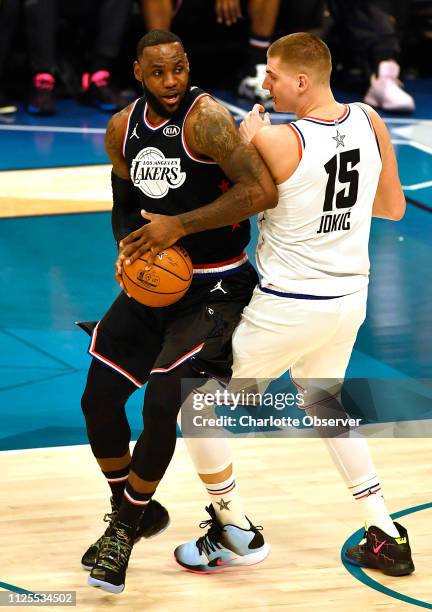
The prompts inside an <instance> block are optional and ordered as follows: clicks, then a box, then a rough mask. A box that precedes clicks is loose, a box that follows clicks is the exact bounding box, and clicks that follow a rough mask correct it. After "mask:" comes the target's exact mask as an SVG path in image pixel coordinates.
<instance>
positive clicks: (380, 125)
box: [355, 102, 387, 136]
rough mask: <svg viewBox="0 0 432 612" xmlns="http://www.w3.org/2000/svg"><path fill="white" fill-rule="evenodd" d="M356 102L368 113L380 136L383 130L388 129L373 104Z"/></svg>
mask: <svg viewBox="0 0 432 612" xmlns="http://www.w3.org/2000/svg"><path fill="white" fill-rule="evenodd" d="M355 104H356V106H359V107H360V108H362V109H363V110H364V111H365V113H367V115H368V117H369V119H370V120H371V122H372V126H373V129H374V131H375V132H376V134H377V135H378V136H380V135H381V133H382V132H386V131H387V128H386V127H385V123H384V121H383V119H382V118H381V117H380V115H379V114H378V113H377V111H376V110H375V109H374V108H372V106H369V104H365V103H364V102H355Z"/></svg>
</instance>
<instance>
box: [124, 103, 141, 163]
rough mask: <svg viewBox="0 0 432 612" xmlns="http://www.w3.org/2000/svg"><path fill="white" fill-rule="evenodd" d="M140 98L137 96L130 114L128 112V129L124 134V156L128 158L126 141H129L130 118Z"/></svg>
mask: <svg viewBox="0 0 432 612" xmlns="http://www.w3.org/2000/svg"><path fill="white" fill-rule="evenodd" d="M138 100H139V98H137V99H136V100H135V102H133V103H132V104H131V107H130V110H129V114H128V118H127V123H126V130H125V133H124V136H123V157H124V158H125V159H126V141H127V136H128V134H129V124H130V119H131V117H132V113H133V112H134V109H135V106H136V104H137V102H138Z"/></svg>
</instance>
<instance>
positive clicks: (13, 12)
mask: <svg viewBox="0 0 432 612" xmlns="http://www.w3.org/2000/svg"><path fill="white" fill-rule="evenodd" d="M18 8H19V3H18V0H0V115H8V114H12V113H15V112H16V110H17V107H16V105H15V104H14V103H13V102H11V100H9V98H8V97H7V95H6V92H5V89H4V83H3V80H2V76H3V73H4V70H5V67H6V60H7V57H8V52H10V51H11V49H10V43H11V39H12V35H13V33H14V27H15V23H16V18H17V15H18Z"/></svg>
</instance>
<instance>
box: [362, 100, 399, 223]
mask: <svg viewBox="0 0 432 612" xmlns="http://www.w3.org/2000/svg"><path fill="white" fill-rule="evenodd" d="M362 106H363V108H364V109H365V110H366V112H367V113H368V114H369V117H370V118H371V121H372V125H373V127H374V130H375V134H376V137H377V140H378V144H379V148H380V153H381V160H382V170H381V174H380V178H379V182H378V188H377V192H376V195H375V200H374V203H373V209H372V216H373V217H381V218H382V219H390V220H391V221H399V220H400V219H402V217H403V216H404V214H405V209H406V201H405V195H404V192H403V190H402V185H401V182H400V179H399V173H398V166H397V160H396V155H395V152H394V149H393V145H392V142H391V139H390V134H389V133H388V130H387V127H386V125H385V123H384V121H383V120H382V119H381V117H380V116H379V115H378V113H377V112H376V111H374V110H373V109H372V108H371V107H370V106H367V105H366V104H362Z"/></svg>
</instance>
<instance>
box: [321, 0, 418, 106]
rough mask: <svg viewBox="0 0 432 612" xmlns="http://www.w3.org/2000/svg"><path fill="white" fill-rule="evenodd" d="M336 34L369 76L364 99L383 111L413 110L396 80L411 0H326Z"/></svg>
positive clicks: (409, 97)
mask: <svg viewBox="0 0 432 612" xmlns="http://www.w3.org/2000/svg"><path fill="white" fill-rule="evenodd" d="M327 4H328V7H329V9H330V11H331V14H332V16H333V18H334V20H335V25H336V29H337V32H338V36H339V38H340V39H341V41H342V44H343V46H344V47H345V49H349V50H350V51H351V52H352V53H353V54H355V55H356V56H357V58H358V60H359V62H360V65H361V67H362V68H363V70H364V71H365V73H366V74H367V75H368V77H369V79H370V84H369V88H368V90H367V92H366V95H365V97H364V101H365V102H366V103H367V104H370V105H371V106H374V107H375V108H381V109H383V110H385V111H399V112H412V111H414V109H415V103H414V99H413V98H412V96H410V94H409V93H407V92H406V91H405V90H404V89H403V85H402V83H401V82H400V81H399V73H400V66H399V58H400V51H401V47H400V42H401V39H402V36H403V33H404V29H405V26H406V21H407V16H408V14H409V9H410V4H411V0H349V2H348V1H347V0H328V2H327Z"/></svg>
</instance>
